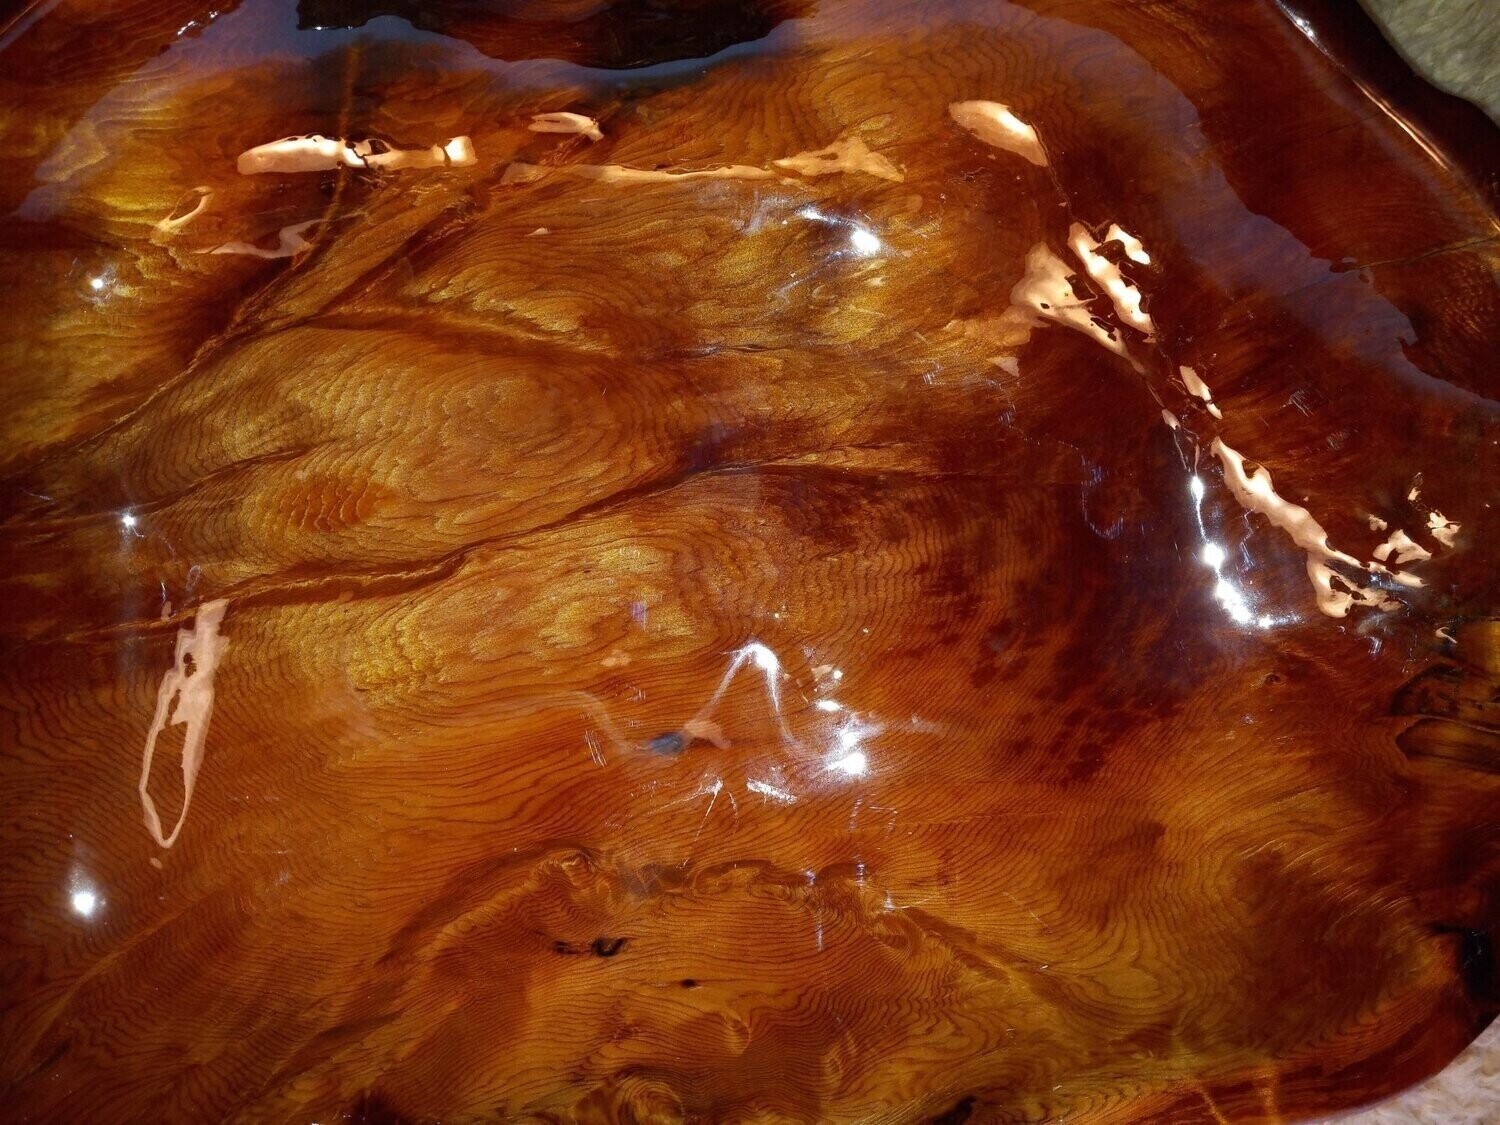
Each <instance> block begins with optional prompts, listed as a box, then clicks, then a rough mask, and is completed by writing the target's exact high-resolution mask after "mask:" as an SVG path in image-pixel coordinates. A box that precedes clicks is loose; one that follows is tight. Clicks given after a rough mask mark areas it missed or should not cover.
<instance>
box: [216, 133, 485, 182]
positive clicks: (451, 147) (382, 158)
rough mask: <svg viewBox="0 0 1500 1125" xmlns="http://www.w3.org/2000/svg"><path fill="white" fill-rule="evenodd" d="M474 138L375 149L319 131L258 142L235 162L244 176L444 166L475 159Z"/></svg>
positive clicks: (456, 164)
mask: <svg viewBox="0 0 1500 1125" xmlns="http://www.w3.org/2000/svg"><path fill="white" fill-rule="evenodd" d="M475 159H476V157H475V155H474V142H473V141H471V140H470V139H469V138H468V137H453V138H451V139H449V140H448V141H446V142H444V143H443V144H440V145H433V146H432V147H431V148H418V149H391V150H390V151H387V152H376V151H375V146H374V144H373V143H372V142H371V141H368V140H365V141H356V142H354V143H350V142H349V141H346V140H343V139H342V138H339V137H324V136H321V135H319V134H317V133H314V134H311V135H310V136H306V137H286V138H284V139H282V140H279V141H271V142H270V143H268V144H263V145H256V146H255V147H254V148H252V149H247V150H246V151H244V152H242V153H240V156H239V160H238V161H237V164H236V166H237V167H238V168H239V171H240V174H241V175H243V176H254V175H258V174H261V173H265V172H325V171H328V170H329V169H331V168H339V167H345V168H380V169H388V170H393V171H394V170H397V169H401V168H443V167H448V166H463V165H468V164H473V163H474V162H475Z"/></svg>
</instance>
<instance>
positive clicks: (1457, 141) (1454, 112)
mask: <svg viewBox="0 0 1500 1125" xmlns="http://www.w3.org/2000/svg"><path fill="white" fill-rule="evenodd" d="M1273 2H1274V3H1275V5H1276V7H1277V8H1279V9H1280V10H1281V12H1282V14H1283V15H1285V16H1286V18H1287V19H1288V20H1289V21H1290V22H1291V23H1292V24H1293V26H1295V27H1296V28H1297V29H1298V30H1299V31H1300V32H1302V34H1303V35H1305V36H1307V38H1308V39H1309V40H1310V41H1311V42H1312V43H1313V45H1314V46H1316V47H1317V48H1318V49H1319V50H1320V51H1322V52H1323V54H1325V55H1326V56H1328V58H1329V59H1330V60H1332V62H1333V63H1334V64H1335V65H1337V66H1338V67H1339V69H1341V70H1343V71H1344V72H1345V73H1346V74H1348V75H1349V77H1350V78H1351V79H1352V80H1353V81H1354V83H1355V85H1357V86H1358V87H1359V88H1360V89H1361V90H1363V91H1364V92H1365V94H1366V95H1368V96H1369V97H1370V99H1371V100H1372V101H1374V102H1375V103H1376V104H1378V105H1379V106H1380V107H1381V108H1382V109H1383V110H1385V111H1386V113H1388V114H1390V115H1391V116H1392V117H1393V118H1396V119H1397V120H1399V121H1400V122H1401V124H1402V125H1403V126H1404V127H1405V128H1406V129H1407V131H1408V132H1410V133H1411V134H1412V136H1413V138H1414V139H1415V140H1416V141H1417V143H1419V144H1421V145H1422V147H1423V148H1425V149H1427V150H1428V151H1429V152H1431V153H1432V154H1433V155H1434V157H1436V158H1437V159H1438V160H1439V161H1440V162H1441V163H1443V164H1444V165H1445V166H1447V167H1448V168H1450V169H1452V170H1453V172H1454V173H1455V174H1456V175H1458V176H1460V177H1461V178H1462V179H1464V180H1465V181H1466V182H1467V183H1469V184H1470V185H1471V186H1472V187H1473V188H1474V190H1475V191H1476V192H1477V193H1478V194H1479V195H1480V196H1481V197H1483V199H1484V202H1485V205H1486V206H1487V207H1488V208H1489V210H1490V211H1491V212H1492V213H1500V127H1497V126H1496V124H1495V122H1493V121H1491V120H1490V118H1489V116H1488V115H1487V114H1486V113H1485V112H1484V111H1483V110H1482V109H1480V108H1479V107H1478V106H1476V105H1474V104H1473V103H1472V102H1468V101H1465V100H1464V99H1463V98H1460V97H1457V96H1456V95H1453V94H1449V93H1445V92H1444V91H1442V90H1439V89H1438V88H1437V87H1436V86H1433V85H1432V84H1431V83H1429V82H1428V81H1427V80H1426V79H1424V78H1422V77H1421V76H1419V75H1417V74H1416V73H1415V72H1413V71H1412V69H1411V65H1410V64H1409V63H1408V62H1407V61H1406V59H1404V58H1403V57H1402V56H1401V54H1400V53H1399V52H1398V51H1397V50H1396V48H1395V47H1393V46H1392V45H1391V44H1390V42H1389V41H1388V40H1387V39H1386V38H1385V35H1384V34H1383V33H1382V32H1381V30H1380V28H1379V27H1378V26H1377V25H1376V23H1375V21H1374V20H1373V19H1372V18H1371V17H1370V14H1369V13H1368V12H1366V11H1365V9H1364V8H1363V7H1362V6H1361V5H1360V4H1359V3H1356V2H1355V0H1273Z"/></svg>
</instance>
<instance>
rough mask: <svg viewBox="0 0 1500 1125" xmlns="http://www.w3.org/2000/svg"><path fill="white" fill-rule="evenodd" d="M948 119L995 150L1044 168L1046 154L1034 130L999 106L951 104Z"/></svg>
mask: <svg viewBox="0 0 1500 1125" xmlns="http://www.w3.org/2000/svg"><path fill="white" fill-rule="evenodd" d="M948 116H949V117H951V118H953V120H954V122H955V123H956V124H958V125H960V126H962V127H963V128H965V129H967V130H968V131H969V132H971V133H973V134H974V135H975V136H976V137H978V138H979V139H980V140H981V141H983V142H984V143H985V144H987V145H992V146H994V147H995V148H999V149H1004V150H1005V151H1006V152H1013V153H1015V154H1016V155H1017V156H1019V157H1021V158H1022V159H1024V160H1028V161H1030V162H1031V163H1032V164H1035V165H1037V166H1038V167H1042V168H1045V167H1046V166H1047V153H1046V151H1045V150H1043V148H1042V143H1041V141H1040V140H1039V139H1038V138H1037V135H1036V130H1035V129H1033V128H1032V127H1031V126H1030V125H1028V124H1026V122H1024V121H1022V120H1021V119H1020V118H1019V117H1017V116H1016V115H1015V114H1014V113H1012V112H1011V111H1010V107H1009V106H1007V105H1002V104H1001V103H1000V102H986V101H972V102H954V103H953V104H951V105H950V106H949V107H948Z"/></svg>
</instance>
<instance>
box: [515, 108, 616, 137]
mask: <svg viewBox="0 0 1500 1125" xmlns="http://www.w3.org/2000/svg"><path fill="white" fill-rule="evenodd" d="M526 128H528V129H530V130H531V131H532V132H533V133H576V134H579V135H580V136H584V137H587V138H588V139H589V140H591V141H602V140H603V139H604V134H603V133H602V132H601V131H600V129H599V122H597V121H595V120H594V119H593V118H592V117H585V116H584V115H583V114H581V113H538V114H535V115H534V116H533V117H532V118H531V124H530V125H528V126H526Z"/></svg>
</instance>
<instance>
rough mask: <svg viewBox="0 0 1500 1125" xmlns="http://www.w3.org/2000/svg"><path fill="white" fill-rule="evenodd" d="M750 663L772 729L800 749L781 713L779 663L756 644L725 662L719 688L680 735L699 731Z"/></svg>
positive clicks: (739, 650) (744, 648)
mask: <svg viewBox="0 0 1500 1125" xmlns="http://www.w3.org/2000/svg"><path fill="white" fill-rule="evenodd" d="M751 663H753V664H754V665H755V666H756V668H758V669H759V670H760V672H761V674H762V675H764V676H765V679H766V695H767V697H768V698H769V699H770V700H771V710H772V711H773V712H774V713H775V715H776V726H777V728H778V729H779V730H780V731H781V736H782V737H783V738H785V739H786V740H787V741H788V742H790V743H791V744H792V745H793V746H796V747H799V748H800V747H801V745H802V744H801V742H799V741H798V740H797V738H796V737H795V736H793V734H792V732H791V731H790V730H789V729H788V728H787V725H786V718H785V716H783V715H782V713H781V685H780V683H779V680H780V677H781V661H780V660H779V659H778V658H777V656H776V654H775V653H774V652H772V651H771V650H770V649H769V648H768V647H766V646H765V645H763V644H761V642H759V641H751V642H749V643H748V644H746V645H744V646H743V647H742V648H739V649H736V650H735V652H734V655H733V657H731V659H730V661H729V667H728V668H726V669H725V670H724V675H723V676H722V677H720V679H719V686H718V687H717V688H715V689H714V693H713V695H711V696H710V697H709V699H708V702H707V703H705V704H704V705H703V706H702V707H700V708H699V709H698V712H697V714H695V715H694V716H693V717H692V718H691V719H689V720H688V721H687V722H686V723H684V724H683V727H682V729H683V730H684V731H687V730H690V729H692V728H694V727H697V728H699V729H701V728H702V727H703V725H704V724H705V723H706V722H707V720H708V718H709V716H710V715H712V714H713V712H714V708H715V707H717V706H718V705H719V701H720V700H722V699H723V698H724V693H725V692H726V691H728V690H729V685H730V683H732V682H733V680H734V677H735V675H736V674H737V673H738V672H739V670H740V669H741V668H743V667H744V666H745V665H746V664H751Z"/></svg>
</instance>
